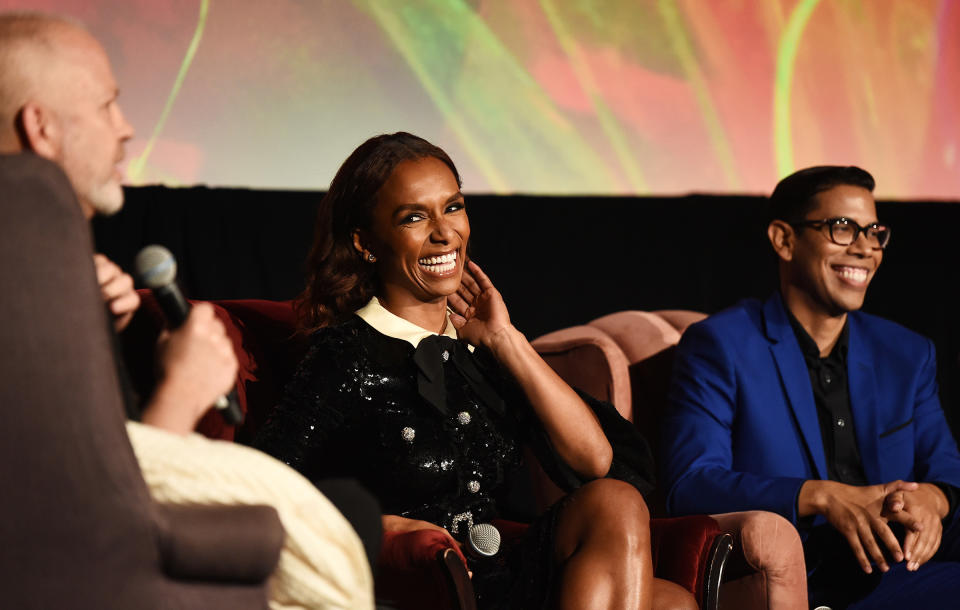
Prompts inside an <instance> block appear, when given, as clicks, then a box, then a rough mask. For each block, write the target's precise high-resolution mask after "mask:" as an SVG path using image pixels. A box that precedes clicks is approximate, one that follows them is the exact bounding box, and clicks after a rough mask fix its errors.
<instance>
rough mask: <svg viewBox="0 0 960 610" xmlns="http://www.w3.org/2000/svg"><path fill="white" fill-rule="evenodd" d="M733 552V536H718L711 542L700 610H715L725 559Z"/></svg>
mask: <svg viewBox="0 0 960 610" xmlns="http://www.w3.org/2000/svg"><path fill="white" fill-rule="evenodd" d="M731 551H733V536H731V535H730V534H720V535H718V536H717V537H716V538H714V540H713V546H712V547H711V548H710V556H709V560H708V561H707V566H706V573H705V574H704V577H703V604H702V605H701V606H700V608H701V610H717V608H718V607H719V604H720V582H721V581H722V580H723V569H724V567H725V566H726V564H727V558H728V557H729V556H730V552H731Z"/></svg>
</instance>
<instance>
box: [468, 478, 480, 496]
mask: <svg viewBox="0 0 960 610" xmlns="http://www.w3.org/2000/svg"><path fill="white" fill-rule="evenodd" d="M467 491H469V492H470V493H472V494H475V493H477V492H478V491H480V482H479V481H467Z"/></svg>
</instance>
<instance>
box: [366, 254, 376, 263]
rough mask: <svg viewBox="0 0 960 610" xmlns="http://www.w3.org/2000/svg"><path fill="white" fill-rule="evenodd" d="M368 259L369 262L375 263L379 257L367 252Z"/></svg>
mask: <svg viewBox="0 0 960 610" xmlns="http://www.w3.org/2000/svg"><path fill="white" fill-rule="evenodd" d="M367 260H368V261H369V262H371V263H373V262H376V260H377V257H376V256H374V255H373V254H372V253H370V252H367Z"/></svg>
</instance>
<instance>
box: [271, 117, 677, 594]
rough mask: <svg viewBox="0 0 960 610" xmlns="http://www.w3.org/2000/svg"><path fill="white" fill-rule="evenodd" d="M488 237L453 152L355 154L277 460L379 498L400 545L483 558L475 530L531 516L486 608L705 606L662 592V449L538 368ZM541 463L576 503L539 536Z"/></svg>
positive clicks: (670, 590) (475, 563)
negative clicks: (476, 237)
mask: <svg viewBox="0 0 960 610" xmlns="http://www.w3.org/2000/svg"><path fill="white" fill-rule="evenodd" d="M469 238H470V222H469V219H468V218H467V211H466V207H465V204H464V199H463V195H462V194H461V193H460V179H459V174H458V173H457V170H456V167H455V166H454V165H453V162H452V161H451V160H450V158H449V157H448V156H447V154H446V153H445V152H443V151H442V150H440V149H439V148H437V147H435V146H433V145H432V144H430V143H429V142H427V141H425V140H423V139H421V138H418V137H416V136H413V135H410V134H407V133H396V134H391V135H383V136H377V137H375V138H372V139H370V140H368V141H367V142H365V143H364V144H362V145H361V146H360V147H359V148H358V149H357V150H356V151H354V152H353V154H351V155H350V157H349V158H348V159H347V160H346V162H344V164H343V166H342V167H341V168H340V170H339V171H338V172H337V175H336V177H335V178H334V180H333V183H332V184H331V185H330V190H329V192H328V194H327V196H326V197H325V198H324V201H323V203H322V204H321V206H320V210H319V215H318V220H317V233H316V241H315V243H314V246H313V250H312V251H311V254H310V257H309V259H308V265H309V272H308V283H307V288H306V290H305V291H304V293H303V295H302V296H301V298H300V302H299V305H300V312H301V313H302V316H303V324H304V327H305V329H306V330H308V331H312V332H313V334H312V347H311V349H310V350H309V352H308V354H307V356H306V358H305V359H304V361H303V362H302V363H301V365H300V367H299V369H298V371H297V374H296V375H295V378H294V380H293V381H292V382H291V384H290V385H289V386H288V388H287V393H286V395H285V397H284V399H283V401H281V404H280V405H279V406H278V407H277V409H276V410H275V411H274V413H273V414H272V415H271V417H270V419H269V421H268V422H267V424H266V426H265V427H264V428H263V430H262V431H261V434H260V436H259V438H258V439H257V444H258V446H259V447H260V448H262V449H264V450H265V451H267V452H268V453H271V454H273V455H275V456H277V457H278V458H280V459H281V460H283V461H285V462H287V463H288V464H290V465H291V466H293V467H294V468H296V469H298V470H300V471H301V472H303V473H304V474H305V475H306V476H307V477H308V478H310V479H311V480H314V481H318V480H320V479H323V478H325V477H335V476H336V477H339V476H348V477H354V478H357V479H359V480H360V481H361V482H362V483H363V484H364V485H365V486H366V487H368V488H369V489H370V490H371V491H372V492H373V493H374V494H375V495H376V496H377V497H378V499H379V500H380V503H381V505H382V507H383V510H384V512H385V513H386V514H385V515H384V516H383V526H384V529H386V530H388V531H412V530H420V529H434V530H440V531H442V532H444V533H447V534H448V535H452V536H453V537H454V539H455V540H457V541H459V542H463V541H464V540H465V539H466V537H467V535H468V533H469V530H470V528H471V527H472V526H473V525H474V524H479V523H483V522H489V521H493V520H495V519H501V518H507V519H513V520H524V517H526V519H525V520H526V521H528V522H530V527H529V528H528V529H527V531H526V534H525V535H524V537H523V538H521V539H517V540H508V541H506V542H505V544H504V548H502V549H501V550H500V552H499V553H498V554H496V555H495V556H494V557H492V558H485V559H471V560H470V561H471V569H472V570H473V574H474V587H475V589H476V591H477V596H478V602H479V605H480V607H481V608H541V607H548V606H554V605H560V606H562V607H575V608H584V609H589V608H624V609H626V608H630V609H631V610H633V609H637V608H644V609H646V608H651V607H665V606H667V605H669V606H670V607H673V608H677V607H680V608H682V607H695V602H694V600H693V597H692V596H691V595H690V594H689V593H688V592H686V591H685V590H683V589H681V588H680V587H678V586H676V585H673V584H671V583H668V582H665V581H660V580H656V579H654V578H653V571H652V565H651V557H650V533H649V514H648V512H647V507H646V504H645V503H644V500H643V496H642V495H641V494H642V493H645V492H647V491H649V490H650V489H651V488H652V480H653V475H652V462H651V457H650V452H649V448H648V446H647V444H646V442H645V441H644V440H643V439H642V438H640V437H639V436H638V435H637V433H636V429H635V428H634V427H633V426H632V425H631V424H630V423H628V422H626V421H625V420H623V419H622V418H621V417H620V416H619V415H618V414H617V412H616V410H615V409H614V408H613V407H612V406H611V405H609V404H606V403H602V402H599V401H597V400H594V399H593V398H591V397H589V396H586V395H583V394H580V393H578V392H576V391H574V390H573V389H571V388H570V387H569V386H568V385H566V384H565V383H564V382H563V381H562V380H561V379H560V378H559V377H558V376H557V375H556V374H555V373H554V372H553V370H552V369H550V367H549V366H547V364H546V363H545V362H544V361H543V360H542V359H541V358H540V357H539V356H538V355H537V353H536V352H535V351H534V350H533V348H532V347H531V346H530V344H529V343H528V342H527V340H526V338H525V337H524V336H523V335H522V334H521V333H520V332H519V331H518V330H517V329H516V328H514V326H513V325H512V324H511V323H510V316H509V314H508V312H507V308H506V306H505V304H504V302H503V299H502V298H501V296H500V293H499V292H498V291H497V290H496V288H494V286H493V283H492V282H491V281H490V279H489V278H488V277H487V276H486V275H485V274H484V273H483V271H482V270H481V269H480V267H479V266H477V265H476V264H475V263H474V262H472V261H469V260H468V258H467V244H468V242H469ZM608 438H616V439H619V440H618V442H615V443H611V442H610V441H609V440H608ZM524 446H528V447H530V448H531V449H532V450H533V453H534V455H536V457H537V459H538V461H539V462H540V463H541V465H542V466H543V467H544V470H546V471H547V472H548V473H549V474H550V476H551V478H553V480H554V482H556V483H557V484H558V485H559V486H560V487H562V488H564V489H566V490H567V491H568V492H569V495H568V496H567V497H566V498H564V499H562V500H560V501H559V502H558V503H556V504H555V505H553V506H552V507H550V508H549V509H548V510H547V511H546V512H544V513H543V514H540V515H539V516H536V517H535V518H533V515H531V514H530V510H529V507H527V506H524V505H523V503H522V502H520V501H518V495H517V494H516V491H517V490H518V489H519V488H521V487H523V486H526V485H529V478H528V477H529V473H528V471H527V469H526V467H525V466H526V465H525V459H526V457H525V453H524V451H523V447H524Z"/></svg>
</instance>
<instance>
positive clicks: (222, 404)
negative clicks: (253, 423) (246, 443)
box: [133, 245, 243, 426]
mask: <svg viewBox="0 0 960 610" xmlns="http://www.w3.org/2000/svg"><path fill="white" fill-rule="evenodd" d="M133 266H134V270H135V271H136V274H137V278H138V279H139V280H140V282H141V283H142V284H143V285H144V286H146V287H147V288H149V289H150V291H151V292H153V296H154V297H155V298H156V299H157V303H159V304H160V309H162V310H163V315H164V316H166V318H167V323H168V324H169V325H170V326H171V327H172V328H177V327H178V326H180V325H181V324H183V323H184V322H185V321H186V320H187V314H189V313H190V304H189V303H187V300H186V299H184V298H183V294H182V293H181V292H180V288H178V287H177V282H176V279H177V261H176V260H175V259H174V258H173V254H171V253H170V251H169V250H167V249H166V248H164V247H163V246H158V245H152V246H147V247H145V248H144V249H142V250H140V252H139V253H137V258H136V259H134V262H133ZM213 406H214V407H216V408H217V410H218V411H220V415H222V416H223V419H224V421H225V422H227V423H228V424H230V425H231V426H236V425H239V424H242V423H243V411H242V410H241V409H240V405H239V404H237V397H236V392H235V391H234V390H230V392H229V393H228V394H227V395H225V396H220V397H218V398H217V400H216V402H214V403H213Z"/></svg>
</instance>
